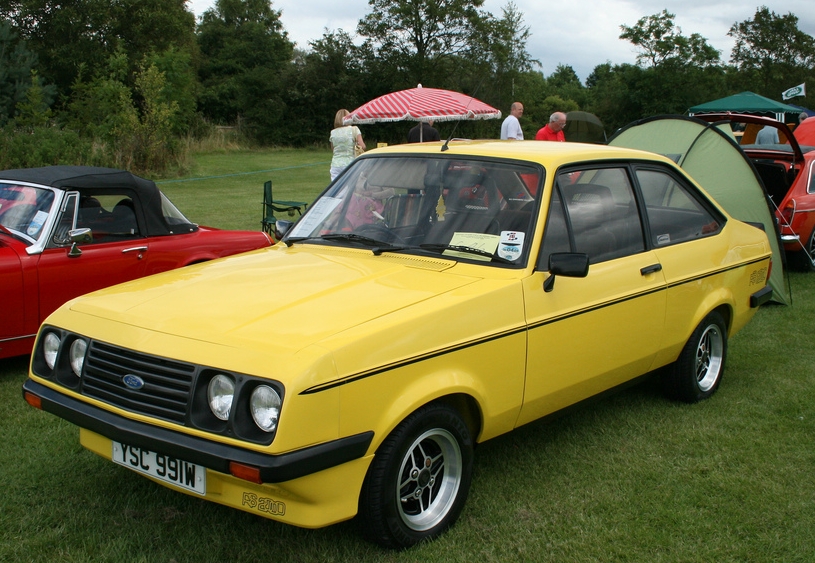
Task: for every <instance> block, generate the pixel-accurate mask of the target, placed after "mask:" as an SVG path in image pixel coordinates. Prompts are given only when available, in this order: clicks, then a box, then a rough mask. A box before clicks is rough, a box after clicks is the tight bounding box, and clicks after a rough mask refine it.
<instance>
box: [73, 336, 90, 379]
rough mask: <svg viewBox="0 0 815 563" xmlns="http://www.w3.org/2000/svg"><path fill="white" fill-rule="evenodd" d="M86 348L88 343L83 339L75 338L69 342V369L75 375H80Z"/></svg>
mask: <svg viewBox="0 0 815 563" xmlns="http://www.w3.org/2000/svg"><path fill="white" fill-rule="evenodd" d="M87 349H88V343H87V342H85V341H84V340H81V339H77V340H74V342H73V344H71V354H70V356H71V369H72V370H74V373H75V374H76V376H77V377H80V376H81V375H82V365H83V364H84V363H85V351H86V350H87Z"/></svg>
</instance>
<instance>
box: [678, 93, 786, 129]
mask: <svg viewBox="0 0 815 563" xmlns="http://www.w3.org/2000/svg"><path fill="white" fill-rule="evenodd" d="M722 111H730V112H733V113H751V114H756V115H774V116H775V118H776V119H777V120H778V121H781V122H784V123H786V122H787V120H788V119H792V118H794V121H795V123H798V114H799V113H801V110H799V109H797V108H795V107H793V106H791V105H789V104H783V103H781V102H776V101H775V100H771V99H770V98H765V97H764V96H759V95H758V94H754V93H753V92H742V93H741V94H733V95H732V96H727V97H726V98H720V99H718V100H713V101H712V102H707V103H704V104H700V105H698V106H693V107H692V108H690V109H689V110H688V113H689V114H690V115H694V114H697V113H718V112H722ZM787 114H789V116H790V117H789V118H785V115H787Z"/></svg>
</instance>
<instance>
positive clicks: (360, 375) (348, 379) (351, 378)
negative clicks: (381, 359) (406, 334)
mask: <svg viewBox="0 0 815 563" xmlns="http://www.w3.org/2000/svg"><path fill="white" fill-rule="evenodd" d="M766 259H767V258H766V257H765V258H759V259H756V260H751V261H749V262H743V263H741V264H736V265H733V266H729V267H727V268H721V269H719V270H715V271H713V272H707V273H705V274H701V275H698V276H692V277H689V278H685V279H683V280H679V281H676V282H673V283H671V284H670V285H668V286H667V287H665V286H663V287H657V288H654V289H651V290H648V291H643V292H640V293H635V294H632V295H627V296H625V297H622V298H620V299H614V300H611V301H606V302H604V303H598V304H597V305H594V306H593V307H586V308H585V309H578V310H576V311H571V312H569V313H566V314H563V315H558V316H555V317H548V318H547V319H545V320H542V321H538V322H535V323H531V324H528V325H525V326H520V327H517V328H512V329H509V330H505V331H503V332H498V333H495V334H491V335H490V336H485V337H483V338H477V339H475V340H470V341H468V342H463V343H461V344H458V345H456V346H451V347H449V348H440V349H438V350H434V351H432V352H428V353H426V354H420V355H418V356H414V357H412V358H405V359H404V360H401V361H398V362H393V363H391V364H384V365H381V366H379V367H377V368H374V369H370V370H366V371H361V372H357V373H352V374H350V375H347V376H345V377H341V378H339V379H335V380H334V381H328V382H326V383H321V384H320V385H315V386H313V387H309V388H308V389H304V390H303V391H301V392H300V395H311V394H313V393H319V392H320V391H327V390H328V389H334V388H335V387H340V386H342V385H347V384H348V383H353V382H355V381H359V380H361V379H366V378H368V377H373V376H375V375H379V374H380V373H384V372H386V371H390V370H392V369H396V368H400V367H405V366H409V365H411V364H415V363H419V362H423V361H425V360H430V359H432V358H437V357H439V356H443V355H445V354H451V353H453V352H458V351H459V350H465V349H467V348H470V347H473V346H479V345H481V344H485V343H487V342H492V341H493V340H499V339H501V338H506V337H508V336H514V335H516V334H520V333H524V332H527V331H529V330H532V329H535V328H540V327H542V326H546V325H550V324H553V323H556V322H559V321H563V320H566V319H570V318H573V317H577V316H579V315H584V314H586V313H591V312H593V311H598V310H600V309H605V308H606V307H611V306H613V305H617V304H619V303H625V302H626V301H631V300H632V299H638V298H640V297H645V296H646V295H651V294H654V293H659V292H661V291H667V290H668V289H669V288H674V287H679V286H681V285H685V284H688V283H693V282H696V281H699V280H703V279H705V278H709V277H712V276H717V275H719V274H723V273H725V272H729V271H731V270H737V269H739V268H742V267H744V266H750V265H752V264H758V263H760V262H763V261H764V260H766Z"/></svg>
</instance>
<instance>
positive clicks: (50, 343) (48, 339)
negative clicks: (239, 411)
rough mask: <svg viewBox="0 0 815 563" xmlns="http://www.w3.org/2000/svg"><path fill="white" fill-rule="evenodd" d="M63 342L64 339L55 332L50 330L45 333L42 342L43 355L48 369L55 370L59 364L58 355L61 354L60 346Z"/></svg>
mask: <svg viewBox="0 0 815 563" xmlns="http://www.w3.org/2000/svg"><path fill="white" fill-rule="evenodd" d="M61 344H62V339H61V338H60V337H59V336H58V335H57V333H55V332H49V333H48V334H46V335H45V338H44V339H43V343H42V356H43V359H44V360H45V365H47V366H48V369H50V370H53V369H54V366H56V365H57V355H58V354H59V347H60V345H61Z"/></svg>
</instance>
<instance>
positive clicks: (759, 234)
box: [23, 141, 771, 547]
mask: <svg viewBox="0 0 815 563" xmlns="http://www.w3.org/2000/svg"><path fill="white" fill-rule="evenodd" d="M277 228H278V231H279V232H280V233H283V234H284V237H283V240H282V241H281V242H279V243H278V244H276V245H275V246H273V247H271V248H267V249H261V250H256V251H253V252H249V253H245V254H241V255H239V256H234V257H230V258H225V259H221V260H215V261H212V262H209V263H206V264H201V265H196V266H192V267H189V268H184V269H182V270H178V271H173V272H168V273H164V274H159V275H156V276H151V277H148V278H144V279H141V280H136V281H133V282H129V283H125V284H122V285H118V286H115V287H111V288H107V289H103V290H101V291H98V292H96V293H93V294H90V295H86V296H83V297H80V298H77V299H75V300H72V301H70V302H69V303H67V304H65V305H64V306H63V307H61V308H60V309H59V310H57V311H56V312H55V313H54V314H52V315H51V316H50V317H49V318H48V319H46V321H45V322H44V324H43V326H42V327H41V329H40V331H39V334H38V338H37V342H36V345H35V350H34V354H33V356H32V362H31V371H30V377H29V379H28V380H27V381H26V382H25V384H24V388H23V395H24V397H25V399H26V400H27V401H28V402H29V403H30V404H31V405H33V406H35V407H38V408H41V409H42V410H44V411H47V412H50V413H53V414H55V415H56V416H59V417H61V418H63V419H65V420H68V421H70V422H72V423H74V424H75V425H77V426H78V427H79V428H80V432H79V434H80V441H81V443H82V445H83V446H84V447H85V448H87V449H88V450H90V451H92V452H94V453H96V454H98V455H99V456H102V457H103V458H106V459H108V460H111V461H112V462H114V463H118V464H121V465H123V466H125V467H127V468H128V469H130V470H132V471H134V472H137V473H140V474H142V475H144V476H145V477H147V478H149V479H152V480H153V481H155V482H157V483H159V484H160V485H163V486H166V487H169V488H171V489H174V490H177V491H180V492H183V493H186V494H190V495H197V496H200V497H202V498H204V499H207V500H210V501H213V502H217V503H221V504H224V505H227V506H230V507H234V508H236V509H240V510H244V511H247V512H250V513H253V514H256V515H259V516H264V517H267V518H272V519H275V520H278V521H280V522H285V523H288V524H292V525H296V526H303V527H310V528H315V527H321V526H326V525H329V524H332V523H335V522H340V521H342V520H347V519H351V518H354V517H357V518H358V521H359V523H360V528H361V530H362V532H363V534H364V535H365V536H366V537H368V538H369V539H371V540H372V541H375V542H377V543H379V544H382V545H385V546H390V547H405V546H410V545H413V544H415V543H417V542H420V541H423V540H428V539H431V538H434V537H436V536H438V535H439V534H441V533H442V532H443V531H444V530H446V529H447V528H449V526H451V525H452V524H453V523H454V522H455V521H456V519H457V517H458V516H459V514H460V512H461V510H462V507H463V506H464V503H465V501H466V498H467V494H468V491H469V489H470V484H471V478H472V471H473V450H474V448H475V447H476V444H478V443H481V442H484V441H485V440H489V439H491V438H493V437H495V436H498V435H501V434H504V433H506V432H509V431H511V430H512V429H514V428H516V427H518V426H521V425H524V424H527V423H529V422H531V421H534V420H537V419H540V418H541V417H544V416H546V415H549V414H551V413H553V412H555V411H558V410H561V409H564V408H565V407H568V406H570V405H574V404H576V403H578V402H580V401H583V400H584V399H587V398H589V397H592V396H594V395H597V394H599V393H601V392H604V391H607V390H610V389H612V388H616V387H618V386H621V385H623V384H626V383H627V382H631V381H632V380H634V379H636V378H638V377H640V376H643V375H645V374H649V373H651V372H656V373H655V375H654V377H661V378H662V379H663V381H664V387H665V390H666V391H667V393H668V395H669V396H670V397H672V398H675V399H678V400H681V401H687V402H695V401H699V400H702V399H705V398H707V397H709V396H710V395H711V394H713V393H714V392H715V391H716V389H717V388H718V387H719V385H720V383H721V381H722V376H723V373H724V369H725V361H726V357H727V345H728V338H729V337H730V336H732V335H733V334H735V333H736V332H738V331H739V330H740V329H741V328H742V327H743V326H744V325H745V324H746V323H747V322H748V321H749V320H750V319H751V318H752V316H753V315H754V313H755V312H756V310H757V308H758V307H759V306H760V305H761V304H762V303H763V302H765V301H766V300H767V299H768V298H769V297H770V292H771V290H770V289H769V288H768V286H767V277H768V274H769V272H770V268H771V251H770V246H769V244H768V239H767V236H766V234H765V233H764V232H763V231H762V230H761V229H759V228H757V227H755V226H753V225H748V224H746V223H742V222H740V221H737V220H735V219H733V218H731V217H729V216H728V214H727V213H726V212H725V211H724V210H723V209H722V208H721V207H720V206H719V205H718V204H717V203H716V202H715V201H713V200H712V199H711V198H710V197H709V196H708V195H706V193H705V192H704V190H703V189H702V188H700V186H698V185H697V183H696V182H695V181H694V180H693V179H692V178H690V177H688V176H687V175H686V174H685V173H684V172H683V171H682V170H681V169H680V168H678V167H677V166H676V165H675V164H674V163H673V162H672V161H671V160H669V159H667V158H664V157H662V156H659V155H656V154H652V153H648V152H643V151H635V150H631V149H624V148H614V147H607V146H595V145H581V144H577V143H575V144H570V143H540V142H534V141H530V142H498V141H454V142H450V143H448V144H442V143H424V144H421V145H410V146H393V147H387V148H382V149H377V150H374V151H370V152H369V153H366V154H365V155H363V156H361V157H359V158H357V159H356V160H355V161H354V162H353V164H352V165H351V166H349V167H348V168H346V170H345V171H344V172H343V173H342V174H341V175H340V176H339V177H338V178H337V179H336V180H335V181H334V182H333V183H332V184H331V185H329V186H328V188H327V189H326V190H325V191H324V193H323V194H322V195H321V196H320V197H319V198H318V199H317V200H316V201H315V203H314V204H313V205H312V206H311V207H310V208H309V210H308V211H307V212H306V213H305V214H304V215H303V216H302V218H300V219H299V220H298V221H297V222H296V223H294V224H291V223H286V222H282V221H281V222H278V224H277ZM658 368H664V369H658Z"/></svg>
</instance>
